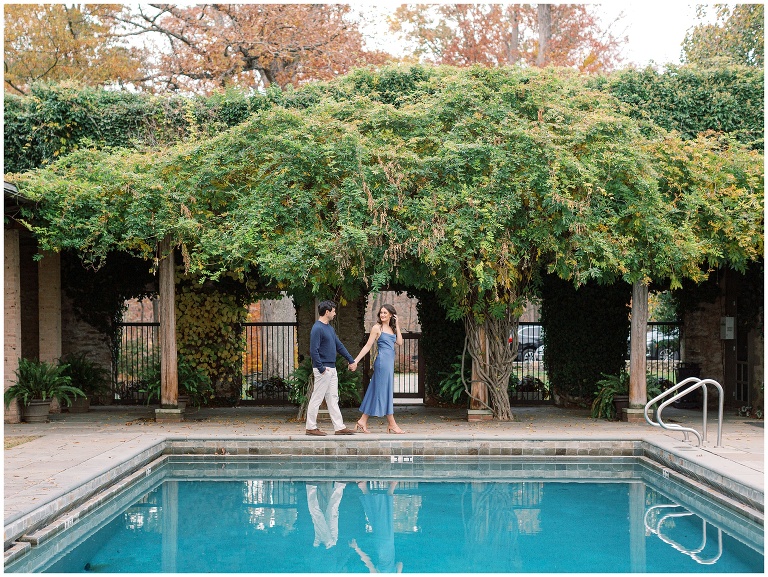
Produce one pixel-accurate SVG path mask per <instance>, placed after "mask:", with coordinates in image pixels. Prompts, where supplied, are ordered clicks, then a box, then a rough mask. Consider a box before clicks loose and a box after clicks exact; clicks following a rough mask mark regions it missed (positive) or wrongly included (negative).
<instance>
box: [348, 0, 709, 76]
mask: <svg viewBox="0 0 768 577" xmlns="http://www.w3.org/2000/svg"><path fill="white" fill-rule="evenodd" d="M465 1H466V0H465ZM486 1H487V0H486ZM572 1H573V0H572ZM400 3H401V2H391V3H390V2H384V3H382V4H374V5H368V4H367V3H363V4H364V5H365V8H364V9H363V12H364V13H367V15H368V16H369V17H372V16H373V15H374V14H378V15H381V14H384V13H387V12H390V11H393V10H394V8H395V7H397V6H398V5H399V4H400ZM442 3H448V2H442ZM587 3H589V4H599V5H600V10H601V11H602V12H603V13H604V14H605V20H604V22H605V23H606V24H607V23H609V22H611V21H613V20H614V19H615V18H616V16H617V15H618V14H619V13H620V12H623V13H624V18H622V20H621V21H620V22H619V23H617V24H616V28H615V31H616V32H617V35H618V36H627V37H628V43H627V44H626V45H625V47H624V50H623V51H622V54H623V56H624V64H625V65H629V64H635V65H637V66H638V67H643V66H645V65H647V64H648V63H649V62H650V61H654V62H655V63H656V64H658V65H663V64H668V63H671V64H679V63H680V47H681V44H682V42H683V39H684V38H685V33H686V32H687V31H688V29H689V28H691V27H692V26H693V25H694V24H695V23H696V3H690V2H686V1H685V0H667V1H666V2H660V1H658V0H646V1H645V2H642V1H635V0H604V1H602V2H587ZM700 3H701V4H704V2H700ZM352 4H353V5H354V2H353V3H352ZM358 6H359V5H358ZM372 20H373V21H374V22H376V24H375V25H374V26H372V27H371V28H370V29H369V32H373V31H374V30H375V32H374V34H375V35H376V39H375V41H374V43H375V44H376V45H377V46H372V45H370V44H369V47H371V48H379V47H380V48H381V49H383V50H387V51H389V52H391V53H395V52H396V50H393V47H392V45H391V44H388V40H389V41H390V42H392V41H394V38H392V36H391V35H389V33H388V32H386V31H385V30H382V28H385V26H384V25H382V23H383V19H379V18H373V19H372ZM387 37H389V38H388V40H387Z"/></svg>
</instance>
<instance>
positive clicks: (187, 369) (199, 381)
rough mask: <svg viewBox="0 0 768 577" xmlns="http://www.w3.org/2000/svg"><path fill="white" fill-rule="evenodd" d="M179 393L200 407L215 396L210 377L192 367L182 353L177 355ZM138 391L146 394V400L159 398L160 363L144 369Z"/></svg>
mask: <svg viewBox="0 0 768 577" xmlns="http://www.w3.org/2000/svg"><path fill="white" fill-rule="evenodd" d="M177 374H178V382H179V395H189V402H190V403H192V404H193V405H195V406H196V407H200V406H201V405H207V404H208V402H209V401H210V400H211V399H213V398H214V397H215V392H214V389H213V386H212V385H211V379H210V377H209V376H208V375H207V374H206V372H205V371H203V370H201V369H196V368H194V367H193V366H192V365H191V364H190V363H189V362H188V361H187V360H186V359H185V358H184V357H183V356H182V355H178V357H177ZM140 381H141V383H142V385H141V388H139V392H140V393H144V394H145V395H147V398H146V402H147V404H148V405H149V404H150V403H152V401H154V400H157V401H159V400H160V363H157V364H156V365H153V366H151V367H150V368H149V369H147V370H145V371H144V373H143V374H142V375H141V379H140Z"/></svg>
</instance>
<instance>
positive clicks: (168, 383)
mask: <svg viewBox="0 0 768 577" xmlns="http://www.w3.org/2000/svg"><path fill="white" fill-rule="evenodd" d="M159 251H160V265H159V268H158V272H159V275H160V295H159V296H160V298H159V304H160V331H159V332H160V408H161V409H176V408H178V398H179V379H178V367H177V358H176V284H175V263H174V258H173V248H172V247H171V239H170V237H165V238H164V239H163V241H162V242H161V243H160V247H159Z"/></svg>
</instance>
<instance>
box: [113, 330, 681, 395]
mask: <svg viewBox="0 0 768 577" xmlns="http://www.w3.org/2000/svg"><path fill="white" fill-rule="evenodd" d="M297 326H298V323H295V322H293V323H243V330H244V331H245V337H246V339H245V340H246V349H245V352H244V354H243V385H242V390H241V392H240V399H241V400H242V401H244V402H258V403H274V404H285V403H288V402H289V401H288V392H289V387H288V383H287V381H288V377H289V376H290V375H291V373H292V372H293V371H294V370H295V369H296V367H297V366H298V362H299V361H298V344H297V338H296V329H297ZM158 327H159V323H120V325H119V331H120V332H119V339H118V350H117V351H116V354H115V362H114V373H113V392H114V399H115V400H116V401H118V402H121V403H128V404H130V403H140V402H143V401H144V400H145V399H146V395H145V394H144V393H142V392H141V389H142V388H143V380H144V379H145V378H146V376H147V375H148V374H151V373H152V372H156V371H158V370H159V367H160V347H159V338H158ZM680 331H681V326H680V323H667V322H652V323H648V333H647V336H646V363H647V370H648V372H649V373H650V374H651V375H652V376H654V377H656V378H658V379H659V381H661V383H662V385H666V384H669V383H675V382H677V381H678V380H679V379H678V376H679V375H681V374H683V375H684V376H690V375H689V372H690V370H691V367H689V366H687V365H685V364H683V363H682V361H683V360H684V359H683V358H682V354H681V349H680ZM420 337H421V334H420V333H405V334H404V335H403V339H404V343H403V346H402V347H397V355H396V358H395V397H396V398H402V399H423V398H424V361H423V358H422V356H421V355H419V339H420ZM542 338H543V329H542V327H541V325H540V324H539V323H530V322H521V323H519V326H518V355H517V359H516V362H515V366H514V369H513V372H512V376H511V379H510V387H509V391H510V401H511V402H513V403H515V404H519V403H525V404H528V403H540V402H545V403H546V402H552V396H551V394H550V385H549V380H548V378H547V373H546V370H545V363H546V354H545V350H544V345H543V342H542ZM627 358H629V355H627ZM362 367H363V384H364V386H365V387H367V386H368V382H369V380H370V376H371V374H372V367H371V362H370V355H367V356H366V358H365V359H364V360H363V362H362Z"/></svg>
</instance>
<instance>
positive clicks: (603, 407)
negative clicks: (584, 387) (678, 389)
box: [592, 371, 671, 420]
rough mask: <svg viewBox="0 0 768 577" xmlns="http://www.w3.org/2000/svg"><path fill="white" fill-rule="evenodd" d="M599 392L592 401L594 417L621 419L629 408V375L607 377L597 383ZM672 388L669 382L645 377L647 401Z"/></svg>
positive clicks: (648, 375) (604, 375) (626, 373)
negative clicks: (667, 388) (624, 411)
mask: <svg viewBox="0 0 768 577" xmlns="http://www.w3.org/2000/svg"><path fill="white" fill-rule="evenodd" d="M597 385H598V387H599V388H598V390H597V392H596V393H595V400H594V401H592V417H593V418H595V419H599V418H600V417H604V418H606V419H608V420H615V419H621V412H622V409H623V408H626V407H628V406H629V373H628V372H627V371H621V372H620V373H619V374H618V375H606V374H605V373H603V378H602V379H600V380H599V381H597ZM666 386H671V383H669V382H667V381H660V380H659V378H658V377H655V376H653V375H651V374H650V373H647V374H646V375H645V390H646V396H647V399H648V400H649V401H650V400H651V399H653V398H655V397H657V396H658V395H660V394H661V391H662V388H664V387H666Z"/></svg>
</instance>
